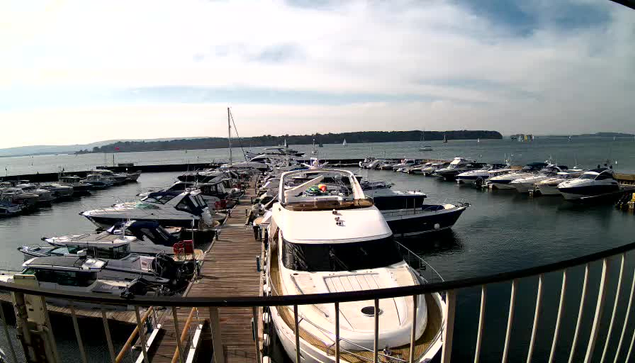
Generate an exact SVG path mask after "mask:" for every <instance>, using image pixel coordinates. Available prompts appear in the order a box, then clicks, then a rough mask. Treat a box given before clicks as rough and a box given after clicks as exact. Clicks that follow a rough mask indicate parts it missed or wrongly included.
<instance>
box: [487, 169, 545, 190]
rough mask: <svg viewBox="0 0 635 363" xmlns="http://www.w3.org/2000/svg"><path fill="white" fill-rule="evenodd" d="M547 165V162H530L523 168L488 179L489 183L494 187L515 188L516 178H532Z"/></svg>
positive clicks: (502, 188)
mask: <svg viewBox="0 0 635 363" xmlns="http://www.w3.org/2000/svg"><path fill="white" fill-rule="evenodd" d="M547 165H548V164H547V163H529V164H527V165H525V166H524V167H523V168H522V169H521V170H518V171H516V172H512V173H506V174H503V175H498V176H495V177H492V178H490V179H489V180H488V184H489V186H490V188H492V189H501V190H506V189H510V190H514V189H516V188H514V186H513V185H511V182H513V181H514V180H516V179H523V178H530V177H532V176H534V174H536V173H538V172H539V171H540V170H542V168H544V167H546V166H547Z"/></svg>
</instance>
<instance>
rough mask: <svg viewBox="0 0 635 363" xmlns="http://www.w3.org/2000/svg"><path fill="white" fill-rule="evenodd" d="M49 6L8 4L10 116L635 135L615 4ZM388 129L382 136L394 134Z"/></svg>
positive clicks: (626, 51) (626, 45) (632, 65)
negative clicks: (267, 119)
mask: <svg viewBox="0 0 635 363" xmlns="http://www.w3.org/2000/svg"><path fill="white" fill-rule="evenodd" d="M2 6H4V5H2ZM12 6H13V7H20V6H19V5H12ZM23 6H26V5H23ZM39 9H40V8H37V7H33V6H31V7H28V8H19V9H13V10H11V11H8V10H7V11H5V10H6V9H0V26H3V24H4V27H3V28H1V29H2V30H3V31H0V44H2V45H3V46H2V47H0V49H1V50H0V111H4V117H3V120H11V119H14V118H16V119H19V118H20V117H22V116H21V115H22V114H23V113H29V112H36V111H37V112H39V111H40V110H42V111H43V110H57V109H64V110H66V111H65V112H70V111H69V110H70V109H72V108H74V107H76V108H78V109H83V108H86V107H112V108H113V110H120V107H124V108H126V107H137V106H139V105H147V104H152V105H156V107H160V106H165V107H168V106H169V107H174V109H175V110H176V109H181V110H185V109H187V110H192V109H195V108H192V107H194V106H196V105H198V104H201V107H202V108H201V109H206V110H207V108H206V107H207V106H210V105H222V104H232V105H234V106H235V107H236V111H237V112H238V111H239V110H240V109H242V108H243V107H245V108H249V109H254V108H253V107H255V106H254V105H259V108H258V109H259V110H267V108H266V107H278V108H283V109H286V108H289V109H291V110H293V112H292V113H293V114H294V115H295V116H297V117H299V118H301V119H307V118H309V116H308V115H305V114H304V113H303V112H300V111H298V110H309V109H310V110H311V111H312V112H315V113H316V116H315V117H317V118H318V119H319V118H320V117H321V118H322V122H323V123H324V124H330V122H326V121H328V120H327V117H329V116H328V115H329V112H332V110H334V109H338V110H343V109H347V110H350V111H347V112H345V113H342V115H348V116H350V117H351V119H349V120H347V122H346V124H347V125H352V126H353V127H351V129H365V128H366V127H367V126H368V125H369V124H368V123H367V119H366V118H365V117H364V113H362V112H361V111H359V110H360V107H361V106H360V105H365V106H364V107H366V108H361V109H368V107H371V105H372V107H371V108H373V107H380V106H379V105H382V106H381V107H384V108H381V109H393V110H396V109H408V110H411V111H412V112H418V111H417V110H419V111H420V112H427V113H429V114H415V115H413V116H410V117H406V116H405V115H404V117H405V119H407V120H410V121H409V122H411V123H410V124H409V125H410V127H409V128H421V127H425V128H426V129H433V128H436V129H442V128H450V126H452V127H455V128H468V127H474V128H485V127H488V128H493V129H497V130H500V131H501V132H505V133H514V132H534V133H549V132H562V130H569V131H567V132H575V131H580V132H582V131H584V132H587V131H594V130H603V129H606V128H612V129H615V130H618V129H619V130H620V131H631V132H635V123H633V122H632V119H631V117H632V116H631V115H632V114H633V113H635V109H634V107H635V106H633V105H632V102H631V100H630V99H629V98H630V94H632V90H633V89H635V47H633V46H632V44H635V31H634V30H635V12H633V11H631V10H629V9H626V8H624V7H622V6H620V5H617V4H614V3H611V2H609V1H588V0H558V1H549V0H527V1H520V0H518V1H502V0H496V1H474V2H473V1H426V2H420V1H414V0H399V1H391V2H375V1H368V2H367V1H351V2H333V1H321V2H319V3H315V2H306V1H303V0H301V1H298V0H295V1H275V0H270V1H266V2H259V1H223V2H200V1H183V2H178V3H171V2H165V3H163V2H160V3H157V2H152V1H149V0H147V1H133V2H126V3H119V2H108V1H96V2H91V3H90V4H89V3H86V2H81V1H69V2H66V3H57V2H51V3H50V4H49V6H48V7H47V8H46V9H47V10H39ZM42 9H44V8H42ZM18 40H19V41H18ZM166 104H167V105H166ZM185 104H188V105H190V106H188V107H185V106H184V105H185ZM412 105H420V107H421V109H419V108H416V107H414V106H412ZM439 105H443V107H441V108H439ZM309 106H310V107H309ZM144 107H145V106H144ZM334 107H335V108H334ZM338 107H339V108H338ZM435 107H436V108H435ZM221 108H222V107H221ZM321 108H322V111H320V109H321ZM438 109H441V110H443V112H446V114H442V113H440V112H436V111H434V112H433V111H432V110H438ZM353 110H357V111H353ZM183 112H184V114H183V117H182V119H183V121H182V122H183V123H188V122H190V121H189V118H190V117H194V116H193V115H192V113H191V112H190V111H188V112H187V113H185V111H183ZM263 112H264V111H263ZM281 112H282V111H281ZM144 114H147V112H145V111H144ZM378 114H379V115H385V116H386V117H390V116H389V115H390V113H386V114H384V113H382V112H378ZM60 115H61V114H60ZM113 115H122V114H121V113H120V111H117V112H114V113H113ZM320 115H323V116H320ZM59 117H60V118H59V119H58V122H61V123H63V122H66V121H65V120H64V118H63V117H62V116H59ZM113 117H114V116H113ZM310 118H311V119H314V117H313V116H311V117H310ZM422 119H424V120H425V123H426V124H425V125H424V124H423V122H421V121H420V120H422ZM599 120H602V123H601V124H600V123H599ZM387 121H388V119H387V120H384V122H383V123H378V125H380V126H382V127H384V128H391V127H392V124H391V123H390V122H387ZM390 121H391V122H392V121H393V119H392V118H390ZM4 122H5V121H3V123H4ZM7 122H8V121H7ZM399 122H400V125H401V122H402V121H399ZM194 124H195V122H194V121H192V125H194ZM297 124H298V125H304V124H303V123H302V122H298V123H297ZM355 126H356V127H355ZM284 127H291V126H289V125H285V126H284ZM333 127H338V126H337V125H334V126H333ZM199 130H200V129H199ZM164 132H166V133H169V131H168V130H166V131H164ZM200 132H201V134H200V135H204V134H203V131H202V130H201V131H200ZM289 132H291V131H289ZM139 137H142V135H139Z"/></svg>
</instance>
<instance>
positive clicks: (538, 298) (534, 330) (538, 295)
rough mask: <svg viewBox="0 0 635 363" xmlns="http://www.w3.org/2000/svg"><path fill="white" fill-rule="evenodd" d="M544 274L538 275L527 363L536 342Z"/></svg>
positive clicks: (529, 361) (532, 353)
mask: <svg viewBox="0 0 635 363" xmlns="http://www.w3.org/2000/svg"><path fill="white" fill-rule="evenodd" d="M543 279H544V275H543V274H540V276H538V292H537V293H536V310H535V312H534V325H533V327H532V329H531V340H530V341H529V352H527V363H531V358H532V357H533V355H534V344H535V343H536V333H537V332H538V320H539V318H540V310H541V308H542V281H543Z"/></svg>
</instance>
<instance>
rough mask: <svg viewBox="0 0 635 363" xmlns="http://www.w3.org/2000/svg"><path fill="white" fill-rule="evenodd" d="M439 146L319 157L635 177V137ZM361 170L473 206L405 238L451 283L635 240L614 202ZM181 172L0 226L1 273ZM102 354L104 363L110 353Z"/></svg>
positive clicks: (468, 349) (550, 318)
mask: <svg viewBox="0 0 635 363" xmlns="http://www.w3.org/2000/svg"><path fill="white" fill-rule="evenodd" d="M430 144H432V146H433V147H434V148H435V151H433V152H428V153H425V156H424V154H423V153H420V152H418V151H417V150H418V147H419V146H420V143H398V144H372V145H371V144H357V145H355V144H349V146H348V147H346V148H344V147H342V146H341V145H325V147H324V148H322V149H321V150H320V152H321V156H322V157H360V156H365V155H376V156H384V155H383V154H384V153H385V154H386V156H387V157H403V156H412V157H430V158H451V157H454V156H457V155H461V156H464V157H472V158H478V159H481V160H484V161H496V160H502V159H503V155H504V154H507V155H510V154H513V158H514V161H515V163H518V164H522V163H524V162H529V161H535V160H544V159H546V158H548V157H550V156H551V157H552V158H553V159H554V160H558V161H559V162H561V163H566V164H570V165H573V164H574V160H577V162H578V164H579V165H581V166H587V167H589V166H594V165H595V164H597V163H598V162H601V161H603V160H604V159H606V158H611V159H613V160H617V161H618V166H617V169H618V170H620V171H631V172H635V160H634V158H635V142H634V141H633V140H617V141H612V139H593V140H591V139H587V140H573V141H572V142H570V143H569V142H567V141H566V140H553V139H551V140H549V139H544V140H541V139H538V140H536V141H535V142H534V143H533V144H519V143H517V142H512V141H509V140H491V141H482V142H481V143H479V144H477V143H476V142H474V141H451V142H450V143H448V144H445V145H444V144H441V143H432V142H431V143H430ZM371 147H372V150H371ZM308 148H309V147H303V146H299V147H297V149H301V150H308ZM224 152H225V151H224V150H213V151H210V152H206V151H196V152H188V153H187V154H186V153H185V152H163V153H161V152H160V153H135V154H119V155H117V156H116V157H117V162H136V163H138V164H150V163H163V162H186V161H188V160H189V161H190V162H195V159H196V158H197V157H198V158H199V160H201V159H203V158H205V160H207V161H211V160H212V159H221V158H223V157H224V155H223V153H224ZM481 155H482V157H481ZM192 158H193V159H192ZM0 162H3V163H6V165H10V166H9V168H8V169H9V170H21V171H20V172H32V171H33V170H32V168H35V167H36V165H37V166H38V170H39V171H42V172H44V171H55V169H56V168H58V167H60V166H61V167H64V168H65V169H66V170H71V169H73V168H75V169H88V168H91V167H94V166H95V165H96V164H103V155H82V156H57V157H53V156H41V157H34V158H30V157H29V158H3V159H0ZM29 162H33V164H34V166H33V167H31V166H30V164H29ZM55 163H57V164H55ZM44 165H48V168H49V169H46V168H45V167H44ZM354 170H356V171H358V172H359V173H361V174H362V175H363V176H364V177H365V178H367V179H370V180H389V181H392V182H394V183H395V187H394V188H395V189H402V190H412V189H415V190H422V191H424V192H426V193H427V194H428V195H429V197H430V199H431V200H436V201H440V202H443V201H448V202H452V201H464V202H469V203H471V205H472V206H471V207H470V208H469V209H468V210H467V211H466V212H465V213H464V214H463V216H462V217H461V219H459V221H458V223H457V224H456V226H455V227H454V229H453V231H452V232H450V233H445V234H440V235H437V236H434V235H429V236H424V237H421V238H418V239H409V240H405V241H404V242H405V243H406V244H407V245H408V246H409V247H410V248H411V249H413V250H415V251H417V252H418V253H419V254H420V255H421V256H423V257H424V258H425V259H426V260H427V261H428V262H429V263H430V264H432V265H433V266H434V267H435V268H436V269H437V270H438V271H439V272H440V273H441V274H442V275H443V276H444V278H445V279H446V280H450V279H459V278H466V277H473V276H478V275H487V274H492V273H497V272H503V271H510V270H515V269H521V268H526V267H530V266H536V265H542V264H545V263H549V262H554V261H559V260H562V259H568V258H572V257H576V256H581V255H584V254H588V253H591V252H595V251H599V250H603V249H608V248H611V247H615V246H618V245H621V244H625V243H628V242H632V241H634V240H635V216H633V215H631V214H627V213H623V212H619V211H617V210H615V209H614V208H613V207H612V206H611V205H594V206H584V205H576V204H572V203H567V202H565V201H564V200H562V199H561V198H559V197H536V198H530V197H528V196H522V195H518V194H517V193H515V192H513V191H512V192H510V191H494V192H487V191H477V190H475V189H472V188H469V187H459V186H458V185H456V184H454V183H449V182H442V181H439V180H437V179H436V178H426V177H423V176H414V175H406V174H400V173H393V172H388V171H366V170H357V169H354ZM176 175H177V174H176V173H156V174H144V175H142V176H141V178H140V179H139V183H136V184H129V185H126V186H122V187H116V188H111V189H109V190H104V191H98V192H95V193H94V195H93V196H90V197H86V198H82V199H80V200H76V201H70V202H65V203H60V204H55V205H54V206H53V207H52V208H49V209H43V210H40V211H39V212H37V213H34V214H32V215H28V216H22V217H18V218H11V219H4V220H0V241H2V242H0V268H5V269H6V268H11V269H16V268H19V267H20V264H21V262H22V255H21V254H20V253H19V252H18V251H17V250H16V248H17V247H18V246H20V245H23V244H34V243H38V242H39V240H40V238H41V237H42V236H50V235H59V234H66V233H80V232H87V231H91V230H92V229H93V225H92V224H91V223H90V222H88V221H87V220H86V219H84V218H83V217H81V216H79V215H78V213H79V212H81V211H83V210H86V209H89V208H96V207H104V206H108V205H111V204H113V203H116V202H118V201H122V200H131V199H133V198H134V196H135V195H136V194H137V193H139V192H141V191H144V190H146V189H147V188H150V187H158V186H166V185H169V184H170V183H171V182H172V181H173V180H174V179H175V177H176ZM613 265H614V267H615V268H614V269H613V274H612V276H613V279H612V280H610V288H609V293H608V296H607V305H606V306H607V308H606V309H605V314H604V320H603V325H602V327H603V329H606V327H607V326H608V319H609V315H610V314H609V313H610V310H611V308H612V303H613V299H614V291H615V284H616V280H617V279H616V278H615V274H616V270H617V265H616V264H613ZM633 268H635V264H634V263H633V261H632V259H630V258H629V259H628V261H627V270H626V271H627V277H628V278H629V280H628V281H629V283H630V276H631V274H632V273H633ZM582 272H583V271H582V270H581V269H574V270H572V271H571V274H570V277H569V288H568V290H567V304H568V305H567V306H568V308H567V310H566V311H565V316H564V320H563V325H562V330H561V338H560V344H559V346H558V348H559V350H558V356H557V357H556V358H557V359H556V361H563V360H566V356H567V354H568V348H567V347H568V346H570V344H571V340H572V335H573V327H574V325H575V317H576V314H577V308H578V302H579V300H580V291H581V286H580V284H581V281H580V279H581V276H582V275H581V274H582ZM591 272H592V273H591V279H592V280H593V281H596V280H597V279H598V275H599V265H595V264H594V265H593V266H592V270H591ZM560 278H561V275H560V274H550V275H548V276H546V280H545V290H544V291H545V294H544V300H543V311H542V313H541V319H540V326H539V328H540V330H539V335H538V341H537V346H536V352H535V361H545V360H546V359H547V356H548V353H549V349H550V343H551V342H550V341H547V339H544V337H547V336H548V335H549V334H550V332H551V331H552V330H553V326H554V322H555V314H556V308H557V303H558V298H559V292H560V281H561V280H560ZM536 284H537V280H536V279H526V280H522V281H521V282H520V285H519V292H518V297H517V298H518V300H517V310H516V317H515V320H514V329H513V331H512V346H511V351H510V361H519V360H522V359H524V356H525V355H526V353H527V345H528V342H529V338H530V333H531V328H530V327H531V321H532V319H533V313H534V307H535V293H536V290H535V286H536ZM590 286H593V287H592V288H590V290H589V293H588V295H587V307H589V309H587V310H586V311H585V320H584V324H583V327H582V332H581V334H582V335H581V336H582V338H581V341H580V343H579V347H578V351H579V353H580V354H583V352H582V350H583V349H584V348H583V347H585V346H586V337H587V336H588V334H589V331H590V321H589V318H590V317H591V315H592V311H591V309H593V308H594V306H595V297H596V296H597V295H596V294H597V289H596V288H595V286H594V285H593V284H591V285H590ZM628 288H630V284H624V286H622V297H621V300H624V301H623V302H624V303H625V300H626V299H627V298H628ZM479 299H480V291H479V290H478V289H472V290H464V291H462V292H461V293H460V295H459V301H458V311H457V327H456V330H455V334H456V337H457V339H456V340H455V349H454V357H455V360H456V361H466V360H470V359H473V353H474V352H473V345H474V342H475V339H476V327H477V323H478V321H477V320H478V308H479ZM508 301H509V285H508V284H501V285H497V286H492V287H490V289H489V290H488V308H487V314H486V315H487V316H486V332H485V338H484V342H483V355H482V359H483V361H500V357H501V354H502V349H503V347H502V343H503V341H504V334H505V324H506V320H507V308H508ZM623 306H625V304H623V305H622V307H621V308H620V309H619V310H618V321H620V320H619V319H620V318H621V317H623V315H624V308H623ZM69 334H70V333H69ZM601 336H605V334H604V335H601ZM616 336H617V337H616ZM618 337H619V330H616V331H614V333H613V339H612V343H611V347H614V345H616V343H617V342H616V340H617V338H618ZM626 339H627V342H630V333H629V334H627V337H626ZM614 341H615V342H614ZM65 344H66V346H67V348H65V349H68V351H69V352H73V349H72V347H73V343H72V339H71V338H70V337H69V339H68V342H66V343H65ZM89 344H92V345H95V346H96V347H98V346H99V341H98V340H96V341H94V342H92V341H91V342H89ZM69 347H70V348H69ZM602 347H603V346H602V345H600V346H599V347H598V348H596V353H597V354H596V358H599V355H598V354H601V350H602ZM612 349H614V348H612ZM623 355H625V351H624V352H623ZM95 356H97V354H95ZM99 356H100V357H101V354H100V355H99ZM103 357H104V358H106V357H107V353H104V354H103ZM576 358H577V359H576V360H579V359H581V357H580V356H577V357H576ZM71 360H74V359H71ZM105 360H106V359H104V361H105Z"/></svg>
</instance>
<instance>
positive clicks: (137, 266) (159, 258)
mask: <svg viewBox="0 0 635 363" xmlns="http://www.w3.org/2000/svg"><path fill="white" fill-rule="evenodd" d="M130 244H131V243H130V241H126V240H121V241H117V242H113V243H111V244H110V245H107V244H106V243H104V242H100V241H97V242H83V243H78V244H75V245H72V244H67V245H66V246H65V247H56V246H21V247H19V248H18V251H20V252H22V254H23V255H24V257H25V261H26V260H29V259H31V258H34V257H63V256H71V257H78V258H86V259H87V260H90V261H98V262H103V266H102V268H101V270H100V272H99V274H98V278H102V279H107V280H127V281H132V280H135V279H137V278H143V279H145V280H146V281H149V282H151V283H153V284H161V285H165V286H167V287H169V288H170V289H173V290H178V289H180V288H182V287H183V285H184V284H187V283H188V282H189V281H190V280H191V279H192V277H194V273H195V271H196V270H197V268H196V261H194V260H190V261H178V262H177V261H175V260H174V259H172V258H171V257H169V256H167V255H165V254H157V255H155V256H148V255H139V254H136V253H131V252H130Z"/></svg>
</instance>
